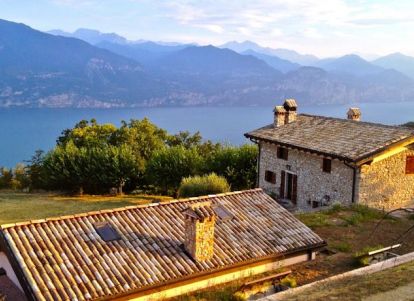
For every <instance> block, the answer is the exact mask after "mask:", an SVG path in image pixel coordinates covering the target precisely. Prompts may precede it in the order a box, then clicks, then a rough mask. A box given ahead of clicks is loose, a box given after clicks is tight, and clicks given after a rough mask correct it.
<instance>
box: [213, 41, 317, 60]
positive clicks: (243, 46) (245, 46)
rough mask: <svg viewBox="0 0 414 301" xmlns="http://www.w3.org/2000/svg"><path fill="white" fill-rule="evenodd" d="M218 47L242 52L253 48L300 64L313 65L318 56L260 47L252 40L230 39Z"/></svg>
mask: <svg viewBox="0 0 414 301" xmlns="http://www.w3.org/2000/svg"><path fill="white" fill-rule="evenodd" d="M219 47H220V48H228V49H231V50H233V51H236V52H239V53H242V52H244V51H247V50H253V51H255V52H258V53H262V54H266V55H271V56H277V57H279V58H281V59H284V60H288V61H291V62H293V63H297V64H300V65H313V64H314V63H315V62H317V61H318V58H317V57H316V56H314V55H309V54H299V53H297V52H296V51H293V50H289V49H283V48H279V49H273V48H268V47H262V46H260V45H258V44H256V43H254V42H251V41H244V42H237V41H232V42H228V43H226V44H223V45H221V46H219Z"/></svg>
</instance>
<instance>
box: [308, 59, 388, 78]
mask: <svg viewBox="0 0 414 301" xmlns="http://www.w3.org/2000/svg"><path fill="white" fill-rule="evenodd" d="M315 66H317V67H320V68H323V69H324V70H326V71H331V72H334V73H340V74H350V75H354V76H366V75H372V74H378V73H380V72H382V71H384V69H383V68H381V67H379V66H376V65H374V64H371V63H370V62H367V61H366V60H364V59H362V58H361V57H359V56H358V55H355V54H350V55H345V56H342V57H340V58H335V59H333V58H329V59H323V60H320V61H319V62H317V63H316V64H315Z"/></svg>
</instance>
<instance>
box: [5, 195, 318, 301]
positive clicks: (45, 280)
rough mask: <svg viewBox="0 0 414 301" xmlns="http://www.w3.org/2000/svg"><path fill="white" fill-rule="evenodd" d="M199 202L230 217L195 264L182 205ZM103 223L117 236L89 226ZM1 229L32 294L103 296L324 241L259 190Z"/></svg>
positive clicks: (43, 297)
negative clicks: (209, 253)
mask: <svg viewBox="0 0 414 301" xmlns="http://www.w3.org/2000/svg"><path fill="white" fill-rule="evenodd" d="M206 200H208V201H211V203H212V204H213V205H221V206H222V207H223V208H224V209H225V210H226V211H228V212H229V213H230V214H231V215H232V219H228V220H227V219H226V220H220V219H219V220H218V222H217V223H216V228H215V244H214V256H213V258H212V259H211V260H207V261H205V262H197V261H194V260H193V259H192V258H191V257H190V256H189V255H188V254H187V253H186V252H185V251H184V248H183V246H182V244H183V242H184V216H183V211H184V210H185V209H186V208H188V206H189V205H190V204H194V203H197V202H204V201H206ZM105 221H107V222H110V223H111V225H112V226H113V227H114V228H115V229H116V230H117V231H118V233H119V234H120V236H121V239H120V240H115V241H111V242H105V241H103V240H102V239H101V238H100V236H99V235H98V234H97V232H96V231H95V228H94V226H93V224H94V223H96V222H105ZM2 234H3V235H4V239H5V241H6V242H7V245H8V246H9V248H10V250H11V253H12V254H13V255H14V256H15V257H16V259H17V261H18V266H19V268H20V269H21V271H22V272H23V274H24V277H25V279H26V281H27V283H28V285H29V287H30V289H31V291H32V292H33V294H34V295H35V297H36V299H37V300H69V299H71V300H85V299H86V300H90V299H93V300H94V299H102V298H108V299H109V298H111V297H114V296H120V295H125V294H130V293H133V292H137V291H140V290H144V289H146V288H152V287H154V286H157V285H163V284H167V283H169V282H175V281H179V280H181V279H187V278H189V277H193V276H198V275H204V274H206V273H209V272H215V271H219V270H222V269H226V268H231V267H234V266H235V265H240V263H243V264H248V263H252V262H256V261H259V260H263V259H268V258H272V257H278V256H283V255H286V254H290V253H294V252H298V251H304V250H309V249H312V248H316V247H319V246H322V245H324V244H325V243H324V241H323V240H322V239H321V238H320V237H319V236H317V235H316V234H315V233H313V232H312V231H311V230H310V229H309V228H308V227H306V226H305V225H304V224H303V223H301V222H300V221H299V220H297V219H296V218H295V217H294V216H293V215H292V214H290V213H289V212H288V211H287V210H285V209H284V208H283V207H281V206H280V205H279V204H277V202H276V201H274V200H273V199H272V198H270V197H269V196H268V195H267V194H265V193H264V192H263V191H262V190H261V189H254V190H248V191H242V192H233V193H227V194H221V195H213V196H208V197H199V198H190V199H186V200H174V201H169V202H167V203H160V204H151V205H142V206H134V207H125V208H119V209H116V210H104V211H100V212H90V213H86V214H80V215H74V216H67V217H61V218H54V219H47V220H40V221H31V222H27V223H18V224H14V225H7V226H3V227H2Z"/></svg>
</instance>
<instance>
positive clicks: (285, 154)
mask: <svg viewBox="0 0 414 301" xmlns="http://www.w3.org/2000/svg"><path fill="white" fill-rule="evenodd" d="M277 158H278V159H282V160H286V161H287V160H288V158H289V150H288V149H287V148H286V147H283V146H278V147H277Z"/></svg>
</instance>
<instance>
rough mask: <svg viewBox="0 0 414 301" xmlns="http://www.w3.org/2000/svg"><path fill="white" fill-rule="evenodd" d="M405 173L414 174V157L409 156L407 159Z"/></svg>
mask: <svg viewBox="0 0 414 301" xmlns="http://www.w3.org/2000/svg"><path fill="white" fill-rule="evenodd" d="M405 173H406V174H407V175H409V174H414V156H413V155H411V156H407V158H406V159H405Z"/></svg>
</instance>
